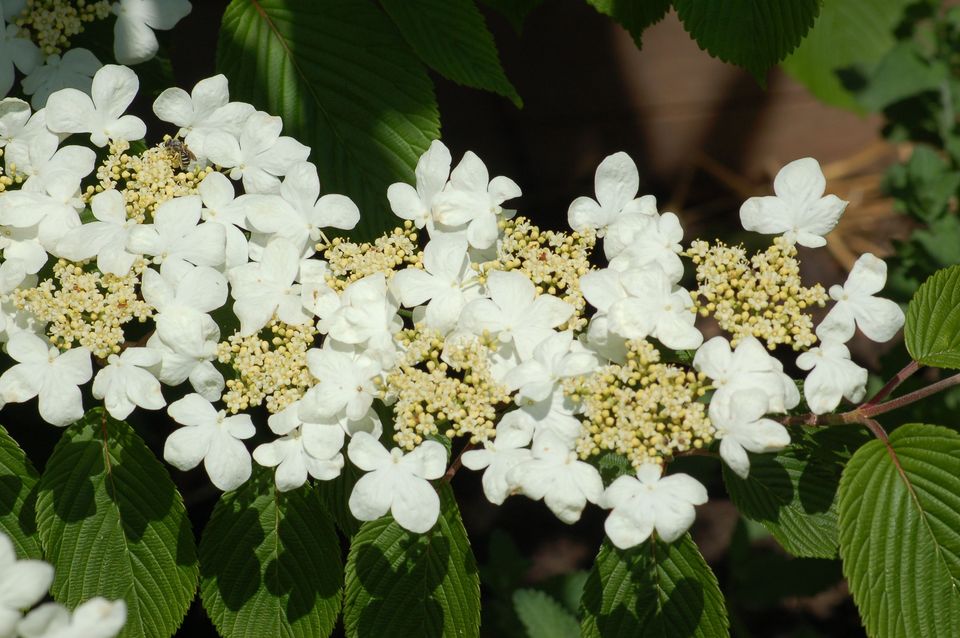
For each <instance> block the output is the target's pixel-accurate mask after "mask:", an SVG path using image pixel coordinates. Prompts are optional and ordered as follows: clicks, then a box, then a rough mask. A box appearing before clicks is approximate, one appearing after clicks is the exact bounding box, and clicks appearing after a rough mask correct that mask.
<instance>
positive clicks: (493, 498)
mask: <svg viewBox="0 0 960 638" xmlns="http://www.w3.org/2000/svg"><path fill="white" fill-rule="evenodd" d="M532 438H533V425H532V424H531V423H529V422H528V421H526V420H522V419H513V420H509V421H508V420H507V419H506V418H504V419H501V421H500V423H498V424H497V436H496V437H495V438H494V440H493V441H484V443H483V448H482V449H476V450H467V451H466V452H464V453H463V455H462V456H461V457H460V459H461V461H462V462H463V466H464V467H466V468H468V469H471V470H474V471H480V470H485V471H484V473H483V478H482V479H481V483H482V484H483V493H484V495H485V496H486V497H487V500H488V501H490V502H491V503H493V504H494V505H502V504H503V502H504V501H505V500H506V499H507V497H508V496H510V494H511V491H512V487H511V485H510V483H508V482H507V474H508V473H509V472H510V470H512V469H513V468H515V467H516V466H518V465H519V464H520V463H522V462H524V461H527V460H529V459H531V458H533V453H532V452H531V451H530V449H529V448H528V447H527V446H528V445H530V441H531V439H532Z"/></svg>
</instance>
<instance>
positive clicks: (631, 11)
mask: <svg viewBox="0 0 960 638" xmlns="http://www.w3.org/2000/svg"><path fill="white" fill-rule="evenodd" d="M587 4H589V5H590V6H592V7H593V8H594V9H596V10H597V11H598V12H599V13H602V14H603V15H606V16H610V17H611V18H613V19H614V20H615V21H616V22H617V23H618V24H619V25H620V26H622V27H623V28H624V29H626V30H627V31H629V32H630V35H631V36H632V37H633V41H634V42H635V43H636V44H637V48H639V47H640V46H641V44H642V42H641V38H642V36H643V32H644V30H645V29H646V28H647V27H649V26H651V25H654V24H656V23H657V22H660V20H662V19H663V16H665V15H667V11H669V10H670V0H643V1H642V2H635V1H632V0H627V1H624V0H587Z"/></svg>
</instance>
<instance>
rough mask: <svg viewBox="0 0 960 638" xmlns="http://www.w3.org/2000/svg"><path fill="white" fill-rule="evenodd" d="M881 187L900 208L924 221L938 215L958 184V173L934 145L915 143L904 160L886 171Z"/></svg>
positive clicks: (935, 218) (959, 174)
mask: <svg viewBox="0 0 960 638" xmlns="http://www.w3.org/2000/svg"><path fill="white" fill-rule="evenodd" d="M884 186H885V189H886V191H887V193H888V194H889V195H891V196H892V197H894V199H895V202H896V206H897V208H898V209H900V210H902V211H903V212H905V213H907V214H909V215H912V216H914V217H916V218H918V219H921V220H923V221H925V222H928V223H929V222H932V221H935V220H938V219H942V218H943V217H944V215H946V214H947V213H948V205H949V203H950V200H951V199H952V198H954V197H956V195H957V189H958V188H960V173H958V172H957V171H954V170H952V169H951V167H950V165H949V164H948V163H947V161H946V160H945V159H944V158H943V157H941V156H940V154H939V153H937V152H936V151H935V150H934V149H932V148H930V147H929V146H926V145H923V144H921V145H917V146H915V147H914V149H913V153H911V155H910V160H909V161H908V162H907V163H906V164H897V165H895V166H893V167H891V168H890V170H889V171H888V172H887V177H886V181H885V183H884Z"/></svg>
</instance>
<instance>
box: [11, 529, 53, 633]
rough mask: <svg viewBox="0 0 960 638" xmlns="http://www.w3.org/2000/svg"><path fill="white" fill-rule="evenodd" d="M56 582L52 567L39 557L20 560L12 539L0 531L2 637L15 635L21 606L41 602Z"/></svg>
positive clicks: (22, 607) (23, 607) (25, 606)
mask: <svg viewBox="0 0 960 638" xmlns="http://www.w3.org/2000/svg"><path fill="white" fill-rule="evenodd" d="M51 583H53V567H52V566H50V565H49V564H47V563H45V562H43V561H40V560H17V554H16V552H15V551H14V549H13V542H12V541H11V540H10V539H9V538H7V536H6V535H5V534H3V533H0V638H10V637H12V636H14V635H15V634H14V631H15V629H16V627H17V623H19V622H20V616H21V614H20V610H21V609H25V608H27V607H30V606H32V605H35V604H36V603H38V602H39V601H40V600H41V599H43V597H44V596H46V594H47V590H49V589H50V584H51Z"/></svg>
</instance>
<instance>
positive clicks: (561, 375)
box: [503, 330, 599, 403]
mask: <svg viewBox="0 0 960 638" xmlns="http://www.w3.org/2000/svg"><path fill="white" fill-rule="evenodd" d="M598 367H599V365H598V361H597V358H596V357H595V356H594V355H593V354H591V353H590V352H588V351H587V350H586V349H585V348H584V347H583V346H581V345H580V342H579V341H574V340H573V332H571V331H569V330H567V331H564V332H558V333H555V334H551V335H550V336H549V337H547V338H546V339H544V340H543V341H541V342H540V343H538V344H537V345H536V347H535V348H534V349H533V357H532V358H531V359H528V360H527V361H524V362H522V363H521V364H520V365H518V366H517V367H516V368H514V369H512V370H510V371H509V372H507V374H506V375H505V376H504V378H503V382H504V384H505V385H506V386H507V388H508V389H510V390H518V392H517V398H518V400H519V399H520V398H523V399H527V400H528V401H531V402H534V403H536V402H538V401H543V400H545V399H547V398H548V397H550V396H551V395H552V394H553V393H554V391H555V390H556V389H557V387H558V384H559V383H560V381H561V380H562V379H566V378H569V377H576V376H580V375H584V374H588V373H590V372H591V371H593V370H595V369H596V368H598Z"/></svg>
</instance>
